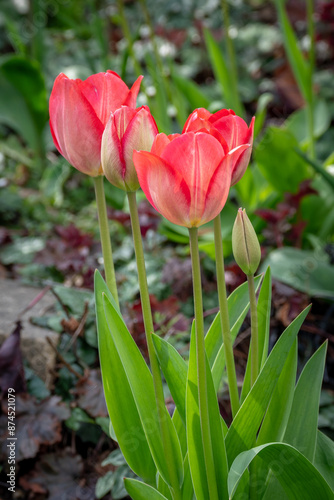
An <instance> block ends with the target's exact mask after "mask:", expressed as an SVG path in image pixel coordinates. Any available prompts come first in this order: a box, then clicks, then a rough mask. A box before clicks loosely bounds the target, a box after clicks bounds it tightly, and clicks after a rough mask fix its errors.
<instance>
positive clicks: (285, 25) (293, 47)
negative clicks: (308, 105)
mask: <svg viewBox="0 0 334 500" xmlns="http://www.w3.org/2000/svg"><path fill="white" fill-rule="evenodd" d="M276 6H277V12H278V17H279V21H280V24H281V27H282V31H283V37H284V46H285V50H286V53H287V56H288V59H289V63H290V66H291V69H292V71H293V73H294V75H295V78H296V80H297V82H298V86H299V88H300V90H301V92H302V94H303V96H304V98H305V100H306V101H307V102H311V101H312V82H311V69H310V66H309V64H308V63H307V62H306V60H305V59H304V56H303V54H302V52H301V50H300V49H299V47H298V42H297V38H296V35H295V33H294V31H293V29H292V26H291V24H290V21H289V19H288V16H287V14H286V11H285V7H284V0H276Z"/></svg>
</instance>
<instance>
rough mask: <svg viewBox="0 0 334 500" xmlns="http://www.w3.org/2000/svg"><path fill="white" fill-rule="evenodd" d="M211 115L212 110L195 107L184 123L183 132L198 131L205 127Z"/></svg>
mask: <svg viewBox="0 0 334 500" xmlns="http://www.w3.org/2000/svg"><path fill="white" fill-rule="evenodd" d="M210 116H211V113H210V111H208V110H207V109H205V108H197V109H195V110H194V111H193V112H192V113H191V114H190V115H189V116H188V118H187V121H186V123H185V124H184V127H183V130H182V134H184V133H185V132H197V131H198V130H199V129H201V128H205V125H204V124H205V123H206V122H207V121H208V120H209V118H210Z"/></svg>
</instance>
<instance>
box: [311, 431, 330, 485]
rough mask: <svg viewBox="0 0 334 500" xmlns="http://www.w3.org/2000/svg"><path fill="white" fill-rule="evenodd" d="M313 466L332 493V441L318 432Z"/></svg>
mask: <svg viewBox="0 0 334 500" xmlns="http://www.w3.org/2000/svg"><path fill="white" fill-rule="evenodd" d="M314 465H315V467H316V468H317V469H318V471H319V472H320V473H321V474H322V476H323V477H324V478H325V479H326V481H327V483H328V484H329V485H330V487H331V488H332V490H333V491H334V441H332V440H331V439H330V438H329V437H328V436H326V435H325V434H323V433H322V432H320V431H318V433H317V446H316V449H315V457H314Z"/></svg>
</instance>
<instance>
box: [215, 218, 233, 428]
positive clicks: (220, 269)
mask: <svg viewBox="0 0 334 500" xmlns="http://www.w3.org/2000/svg"><path fill="white" fill-rule="evenodd" d="M213 223H214V236H215V252H216V269H217V287H218V299H219V309H220V321H221V327H222V333H223V342H224V352H225V363H226V371H227V379H228V390H229V393H230V400H231V408H232V416H233V418H234V416H235V415H236V413H237V412H238V410H239V393H238V383H237V375H236V371H235V364H234V356H233V346H232V339H231V330H230V320H229V316H228V305H227V295H226V284H225V269H224V253H223V242H222V232H221V222H220V214H219V215H217V217H216V218H215V219H214V222H213Z"/></svg>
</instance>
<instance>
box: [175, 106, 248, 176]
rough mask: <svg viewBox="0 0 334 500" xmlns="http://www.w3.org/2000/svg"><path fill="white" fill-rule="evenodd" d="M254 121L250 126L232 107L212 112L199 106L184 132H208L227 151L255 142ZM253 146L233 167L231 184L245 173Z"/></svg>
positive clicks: (189, 118) (186, 124) (190, 117)
mask: <svg viewBox="0 0 334 500" xmlns="http://www.w3.org/2000/svg"><path fill="white" fill-rule="evenodd" d="M254 121H255V118H254V117H253V118H252V121H251V124H250V126H249V127H248V126H247V124H246V122H245V121H244V120H243V119H242V118H240V116H237V115H236V114H235V113H234V111H232V110H231V109H222V110H220V111H217V113H214V114H211V113H210V112H209V111H207V110H206V109H204V108H198V109H195V111H193V113H191V115H190V116H189V117H188V119H187V121H186V123H185V125H184V128H183V131H182V133H185V132H199V131H202V132H207V133H209V134H211V135H213V136H214V137H216V139H218V140H219V141H220V142H221V144H222V146H223V147H224V149H225V151H226V150H227V151H230V150H232V149H234V148H236V147H238V146H240V145H241V144H250V145H252V144H253V135H254ZM251 152H252V147H249V148H247V149H246V150H245V151H244V153H243V154H242V155H240V156H239V158H238V159H237V161H236V162H235V164H234V165H233V167H232V177H231V186H233V185H234V184H236V183H237V182H238V181H240V179H241V178H242V176H243V175H244V173H245V171H246V168H247V166H248V164H249V160H250V155H251Z"/></svg>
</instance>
